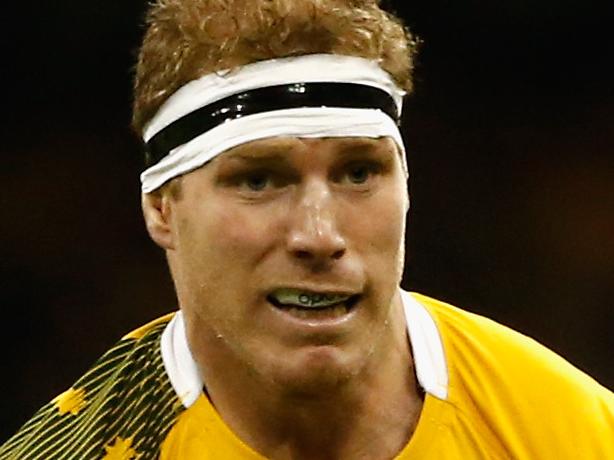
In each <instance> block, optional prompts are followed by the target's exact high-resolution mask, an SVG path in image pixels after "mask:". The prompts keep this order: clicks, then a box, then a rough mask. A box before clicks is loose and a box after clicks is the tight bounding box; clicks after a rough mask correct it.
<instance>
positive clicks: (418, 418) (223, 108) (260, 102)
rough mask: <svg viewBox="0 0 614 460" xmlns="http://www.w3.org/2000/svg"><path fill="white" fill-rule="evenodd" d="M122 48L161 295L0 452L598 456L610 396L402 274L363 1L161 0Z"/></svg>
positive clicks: (391, 150)
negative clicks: (136, 54)
mask: <svg viewBox="0 0 614 460" xmlns="http://www.w3.org/2000/svg"><path fill="white" fill-rule="evenodd" d="M148 22H149V29H148V32H147V35H146V37H145V39H144V44H143V47H142V49H141V54H140V60H139V65H138V68H137V79H136V90H135V114H134V123H135V127H136V128H137V129H138V130H139V131H140V132H142V133H143V137H144V140H145V143H146V149H147V160H148V168H147V169H146V171H145V172H144V173H143V174H142V176H141V180H142V184H143V200H142V202H143V211H144V215H145V221H146V224H147V229H148V231H149V234H150V235H151V237H152V239H153V240H154V241H155V242H156V243H157V244H158V245H159V246H160V247H161V248H163V249H164V251H165V253H166V256H167V259H168V262H169V266H170V269H171V273H172V277H173V280H174V283H175V287H176V291H177V297H178V301H179V306H180V311H179V312H178V313H176V314H173V315H169V316H167V317H165V318H161V319H159V320H157V321H155V322H154V323H151V324H149V325H146V326H144V327H143V328H141V329H139V330H137V331H134V332H132V333H131V334H129V335H128V336H126V337H125V338H124V339H123V340H121V341H120V342H119V343H118V344H117V345H116V346H115V347H114V348H113V349H112V350H110V351H109V352H108V353H107V354H105V355H104V356H103V357H102V358H101V359H100V360H99V361H98V362H97V363H96V364H95V365H94V367H93V368H92V369H91V370H90V371H89V372H88V373H87V374H86V375H85V376H83V377H82V378H81V379H79V380H78V381H77V382H76V383H75V384H74V385H73V386H72V388H70V389H69V390H67V391H66V392H65V393H63V394H62V395H60V396H59V397H58V398H56V399H55V400H54V401H52V402H51V403H49V404H48V405H46V406H45V407H43V408H42V409H41V410H40V411H39V412H38V413H37V414H36V415H35V416H34V417H33V419H32V420H31V421H29V422H28V423H26V425H24V427H22V429H21V430H20V431H19V432H18V433H17V434H16V435H15V436H14V437H13V438H11V439H10V440H9V441H8V442H7V443H6V444H5V445H4V446H3V447H2V448H1V449H0V458H19V459H29V458H44V459H49V458H53V459H55V458H57V459H61V458H75V459H90V458H92V459H98V458H105V459H135V458H140V459H144V458H162V459H169V458H175V459H177V458H178V459H200V458H214V459H261V458H272V459H358V458H360V459H392V458H398V459H410V458H424V459H431V458H432V459H440V458H451V459H460V458H463V459H466V458H470V459H473V458H521V459H533V458H540V459H541V458H546V459H548V458H594V459H602V458H614V442H613V440H614V396H613V395H612V393H611V392H609V391H608V390H607V389H605V388H603V387H601V386H600V385H599V384H597V383H596V382H595V381H593V380H592V379H591V378H590V377H588V376H586V375H584V374H582V373H581V372H580V371H578V370H576V369H575V368H573V367H572V366H571V365H570V364H568V363H567V362H565V361H564V360H563V359H562V358H560V357H558V356H556V355H555V354H553V353H552V352H550V351H548V350H546V349H544V348H543V347H541V346H540V345H538V344H537V343H535V342H533V341H531V340H530V339H528V338H526V337H524V336H522V335H520V334H518V333H515V332H513V331H510V330H509V329H506V328H505V327H503V326H500V325H497V324H495V323H493V322H492V321H489V320H487V319H485V318H481V317H478V316H475V315H472V314H470V313H467V312H463V311H461V310H458V309H456V308H454V307H451V306H449V305H444V304H442V303H439V302H437V301H435V300H432V299H428V298H426V297H423V296H419V295H417V294H409V293H406V292H402V291H400V290H399V287H398V286H399V282H400V278H401V273H402V266H403V247H404V241H403V235H404V232H405V215H406V212H407V210H408V208H409V199H408V196H407V190H406V184H405V182H406V178H407V175H408V171H407V165H406V161H405V152H404V146H403V141H402V139H401V136H400V134H399V131H398V127H397V122H398V119H399V117H400V111H401V106H402V98H403V95H404V93H405V92H408V91H410V90H411V79H410V75H411V68H412V61H411V59H412V57H413V51H414V48H415V46H414V44H413V42H412V40H411V36H410V35H409V34H408V33H407V32H406V31H405V30H404V29H403V27H402V26H401V24H400V23H399V21H398V20H396V19H395V18H393V17H392V16H390V15H388V14H386V13H384V12H383V11H382V10H381V9H380V8H379V7H378V5H377V2H376V1H368V0H345V1H341V0H338V1H326V2H322V1H319V0H302V1H299V0H295V1H291V2H290V1H283V0H278V1H267V0H250V1H246V0H244V1H241V0H235V1H226V2H215V1H212V0H209V1H207V0H200V1H199V0H164V1H160V2H159V3H157V4H155V5H153V6H152V7H151V11H150V12H149V16H148Z"/></svg>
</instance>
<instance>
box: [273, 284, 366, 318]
mask: <svg viewBox="0 0 614 460" xmlns="http://www.w3.org/2000/svg"><path fill="white" fill-rule="evenodd" d="M360 297H361V296H360V294H343V293H333V292H315V291H304V290H300V289H291V288H283V289H277V290H275V291H273V292H272V293H270V294H269V295H268V296H267V300H268V301H269V303H271V304H272V305H273V306H274V307H275V308H278V309H280V310H283V311H286V312H288V313H290V314H292V315H294V316H297V317H299V318H325V317H333V318H334V317H339V316H343V315H345V314H347V313H349V312H350V311H351V310H352V309H353V308H354V307H355V306H356V304H357V303H358V301H359V300H360Z"/></svg>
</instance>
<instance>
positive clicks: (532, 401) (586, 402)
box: [411, 293, 614, 458]
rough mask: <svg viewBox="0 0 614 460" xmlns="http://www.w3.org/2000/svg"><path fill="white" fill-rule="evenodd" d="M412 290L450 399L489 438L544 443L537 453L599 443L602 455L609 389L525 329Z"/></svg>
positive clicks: (613, 428) (611, 414) (610, 408)
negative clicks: (437, 350)
mask: <svg viewBox="0 0 614 460" xmlns="http://www.w3.org/2000/svg"><path fill="white" fill-rule="evenodd" d="M411 295H412V297H413V298H414V299H415V300H416V301H418V303H420V304H421V305H422V306H424V307H425V309H426V310H427V311H428V312H429V314H430V315H431V316H432V318H433V319H434V321H435V323H436V325H437V329H438V331H439V334H440V337H441V341H442V343H443V348H444V353H445V359H446V364H447V368H448V373H449V402H450V403H451V404H452V405H453V406H454V407H456V409H457V412H458V414H459V417H464V418H465V419H466V421H467V423H469V424H473V425H481V426H482V429H481V430H482V431H485V432H486V431H490V432H491V434H492V437H493V441H492V442H497V439H499V440H500V439H501V438H506V439H523V440H524V443H525V444H524V447H523V449H527V448H528V447H527V446H530V445H531V444H534V445H536V446H539V449H538V450H537V451H536V452H534V454H537V453H540V454H545V453H546V452H548V449H549V448H552V449H554V450H556V451H561V450H560V449H562V448H563V446H567V448H568V449H569V452H578V453H580V452H581V451H582V449H588V451H586V452H589V453H590V452H593V453H594V452H596V449H597V451H598V452H601V453H603V454H604V455H605V454H606V452H605V450H604V451H603V452H602V451H601V450H599V449H602V448H603V449H612V446H611V445H610V444H611V443H607V440H608V439H609V440H611V439H613V437H614V395H613V393H612V392H611V391H609V390H608V389H607V388H605V387H603V386H602V385H600V384H599V383H598V382H596V381H595V380H594V379H592V378H591V377H590V376H588V375H587V374H585V373H584V372H582V371H580V370H579V369H577V368H576V367H574V366H573V365H572V364H570V363H569V362H568V361H566V360H565V359H564V358H562V357H561V356H559V355H557V354H556V353H554V352H553V351H551V350H549V349H548V348H546V347H545V346H543V345H541V344H540V343H538V342H537V341H536V340H534V339H532V338H530V337H527V336H526V335H524V334H521V333H519V332H517V331H514V330H512V329H510V328H508V327H506V326H504V325H501V324H499V323H497V322H495V321H493V320H490V319H488V318H485V317H483V316H480V315H476V314H473V313H470V312H468V311H465V310H462V309H459V308H456V307H454V306H452V305H449V304H446V303H444V302H440V301H437V300H434V299H431V298H429V297H426V296H423V295H419V294H414V293H412V294H411ZM608 445H610V447H607V446H608ZM556 446H558V447H556ZM518 452H519V454H520V453H525V454H527V453H528V452H527V451H526V450H524V451H518ZM607 455H614V451H613V452H610V451H608V452H607ZM607 455H606V456H603V457H599V456H597V457H594V456H593V455H592V454H588V456H587V457H584V458H606V457H607ZM563 458H567V457H563Z"/></svg>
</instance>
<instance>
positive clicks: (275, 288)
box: [134, 0, 414, 391]
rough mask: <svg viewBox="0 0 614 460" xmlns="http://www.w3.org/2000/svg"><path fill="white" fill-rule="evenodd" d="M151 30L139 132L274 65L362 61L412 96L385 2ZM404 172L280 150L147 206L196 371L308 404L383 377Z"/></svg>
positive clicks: (199, 16)
mask: <svg viewBox="0 0 614 460" xmlns="http://www.w3.org/2000/svg"><path fill="white" fill-rule="evenodd" d="M148 22H149V29H148V32H147V34H146V36H145V41H144V44H143V48H142V51H141V55H140V59H139V65H138V69H137V82H136V98H135V111H134V124H135V127H136V128H137V129H139V130H142V129H143V127H144V126H145V125H146V124H147V122H148V121H149V120H150V119H151V118H152V116H154V115H155V114H156V112H157V111H158V110H159V109H160V107H161V106H162V104H163V103H164V102H165V101H166V100H167V99H168V98H169V97H170V96H171V95H173V94H174V93H175V92H176V91H177V89H178V88H179V87H181V86H183V85H185V84H186V83H188V82H190V81H193V80H195V79H198V78H199V77H202V76H203V75H208V74H211V73H212V72H215V71H219V70H223V69H235V68H241V67H242V66H244V65H246V64H250V63H253V62H257V61H263V60H268V59H272V58H280V57H288V56H296V55H305V54H312V53H326V54H337V55H344V56H357V57H363V58H367V59H370V60H372V61H375V62H377V63H378V64H379V66H380V67H381V68H382V69H384V70H385V71H386V72H387V73H388V74H390V75H391V76H392V77H393V79H394V81H395V82H396V84H397V85H398V86H400V87H403V88H405V89H406V90H409V89H411V80H410V72H411V67H412V66H411V56H412V52H413V47H414V45H413V42H412V41H411V39H410V36H409V35H408V33H407V32H406V31H405V30H404V29H403V27H402V26H401V24H400V22H399V21H398V20H397V19H395V18H393V17H392V16H390V15H389V14H388V13H385V12H383V11H382V10H380V9H379V7H378V2H376V1H360V0H354V1H351V0H346V1H319V0H296V1H287V0H277V1H276V0H273V1H264V0H262V1H259V0H255V1H254V0H250V1H247V0H235V1H213V0H210V1H206V0H205V1H203V0H201V1H196V0H183V1H182V0H163V1H160V2H158V3H157V4H155V5H154V6H153V7H152V9H151V11H150V13H149V16H148ZM403 164H404V163H403V159H402V157H401V152H400V150H399V147H398V141H397V142H395V141H394V140H393V139H392V138H391V137H388V136H381V137H377V136H371V137H369V136H346V137H343V136H331V137H318V136H304V137H303V136H274V137H266V138H258V139H256V140H252V141H249V142H246V143H243V144H240V145H234V146H232V147H231V148H229V149H226V150H225V151H224V152H223V153H220V154H219V155H216V156H215V157H214V158H212V159H210V160H209V161H207V162H206V164H204V165H203V166H200V167H198V168H195V169H192V170H190V171H188V172H185V173H183V174H181V175H179V176H178V177H175V178H173V179H172V180H170V181H168V182H166V184H165V185H163V186H161V187H159V188H157V189H156V190H153V191H149V192H148V193H144V195H143V208H144V213H145V218H146V222H147V227H148V230H149V233H150V235H151V236H152V238H153V239H154V241H156V242H157V243H158V244H159V245H160V246H161V247H162V248H163V249H164V250H165V251H166V254H167V258H168V261H169V265H170V268H171V273H172V275H173V279H174V282H175V286H176V290H177V295H178V299H179V302H180V305H181V308H182V310H183V311H184V314H185V316H186V323H187V326H188V338H189V341H190V345H191V348H192V351H193V352H194V354H195V355H196V358H197V361H198V362H199V364H200V365H201V366H202V367H204V368H207V367H208V366H210V365H212V363H215V362H216V361H218V362H222V363H224V365H225V366H227V367H228V366H231V367H232V366H235V367H237V368H242V369H243V370H244V371H245V374H246V375H249V376H250V378H254V379H257V380H259V381H261V382H267V383H268V384H270V385H277V386H280V387H284V388H294V389H298V390H300V391H303V390H305V388H308V387H312V386H313V385H316V387H319V386H321V385H322V384H326V385H330V384H334V385H337V384H341V383H342V382H344V381H346V380H348V379H350V378H351V377H352V376H355V375H356V374H359V373H360V372H363V371H364V370H365V369H366V368H367V367H368V366H369V363H373V362H376V361H377V355H378V353H379V354H381V353H384V352H385V351H384V350H386V347H387V345H390V341H391V340H392V339H393V336H394V331H393V329H394V322H395V318H396V319H398V313H399V312H398V311H397V312H396V313H395V311H394V308H393V305H394V302H393V299H395V295H396V290H397V288H398V285H399V282H400V277H401V273H402V265H403V247H404V242H403V235H404V229H405V214H406V211H407V208H408V197H407V191H406V184H405V174H404V168H403ZM395 315H396V317H395ZM400 330H402V331H404V328H401V329H400ZM403 333H404V332H402V333H401V334H403ZM212 366H213V367H215V365H214V364H213V365H212ZM205 379H206V376H205Z"/></svg>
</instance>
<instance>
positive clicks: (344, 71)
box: [141, 54, 407, 193]
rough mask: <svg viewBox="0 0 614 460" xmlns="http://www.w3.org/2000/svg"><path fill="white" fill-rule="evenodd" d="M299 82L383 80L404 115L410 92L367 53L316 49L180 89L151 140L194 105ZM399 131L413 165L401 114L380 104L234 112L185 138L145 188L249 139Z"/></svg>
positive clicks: (152, 128) (155, 122)
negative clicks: (376, 106)
mask: <svg viewBox="0 0 614 460" xmlns="http://www.w3.org/2000/svg"><path fill="white" fill-rule="evenodd" d="M296 83H351V84H356V85H364V86H369V87H373V88H377V89H379V90H382V91H384V92H386V93H387V94H388V95H390V96H391V97H392V99H393V100H394V105H395V106H396V111H397V113H398V115H399V116H400V114H401V110H402V104H403V96H404V95H405V92H404V91H403V90H401V89H400V88H399V87H398V86H397V85H396V84H395V82H394V80H393V79H392V78H391V77H390V75H389V74H388V73H386V72H385V71H384V70H382V69H381V68H380V67H379V66H378V65H377V63H375V62H374V61H370V60H367V59H363V58H358V57H352V56H342V55H332V54H312V55H306V56H298V57H291V58H283V59H272V60H268V61H261V62H257V63H254V64H248V65H245V66H243V67H241V68H240V69H239V70H236V71H224V72H216V73H214V74H208V75H205V76H204V77H201V78H199V79H197V80H194V81H192V82H190V83H188V84H186V85H185V86H183V87H182V88H180V89H179V90H178V91H177V92H175V93H174V94H173V95H172V96H171V97H170V98H168V100H167V101H166V102H165V103H164V104H163V105H162V107H161V108H160V110H159V111H158V113H157V114H156V115H155V117H154V118H153V119H152V120H151V121H150V122H149V123H148V124H147V126H146V127H145V129H144V134H143V138H144V140H145V142H149V141H150V140H151V139H152V138H153V137H154V136H156V134H158V133H160V132H161V131H162V130H164V129H165V128H166V127H168V126H169V125H171V124H172V123H174V122H176V121H177V120H180V119H182V118H183V117H185V116H187V115H189V114H191V113H192V112H194V111H196V110H198V109H200V108H202V107H205V106H208V105H210V104H212V103H215V102H217V101H220V100H222V99H224V98H227V97H229V96H234V95H237V94H241V93H244V92H246V91H250V90H255V89H258V88H267V87H272V86H276V85H292V84H296ZM281 136H284V137H303V138H320V137H370V138H378V137H391V138H393V139H394V141H395V142H396V144H397V145H398V147H399V149H400V153H401V157H402V161H403V168H404V170H405V172H406V173H407V164H406V159H405V148H404V145H403V140H402V138H401V133H400V132H399V129H398V126H397V125H396V123H395V121H393V119H392V118H391V117H390V116H389V115H387V114H386V113H384V112H383V111H382V110H379V109H373V108H337V107H298V108H289V109H281V110H272V111H265V112H262V113H255V114H250V115H246V116H243V117H240V118H236V119H230V120H228V121H226V122H224V123H221V124H219V125H217V126H215V127H214V128H212V129H209V130H206V131H205V132H203V133H201V134H199V135H197V136H196V137H194V138H193V139H191V140H189V141H187V142H185V143H183V144H182V145H179V146H177V147H175V148H173V149H172V150H170V152H169V153H168V154H167V155H166V156H165V157H164V158H162V159H161V160H160V161H158V162H157V163H156V164H154V165H153V166H151V167H149V168H148V169H147V170H145V171H144V172H143V173H142V174H141V183H142V191H143V193H149V192H152V191H154V190H156V189H157V188H159V187H160V186H162V185H163V184H164V183H165V182H167V181H169V180H170V179H172V178H174V177H177V176H180V175H182V174H185V173H187V172H189V171H192V170H194V169H196V168H199V167H201V166H202V165H204V164H205V163H207V162H208V161H209V160H211V159H212V158H214V157H215V156H217V155H219V154H221V153H223V152H225V151H226V150H228V149H231V148H233V147H237V146H239V145H241V144H244V143H246V142H251V141H255V140H259V139H266V138H270V137H281Z"/></svg>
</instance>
